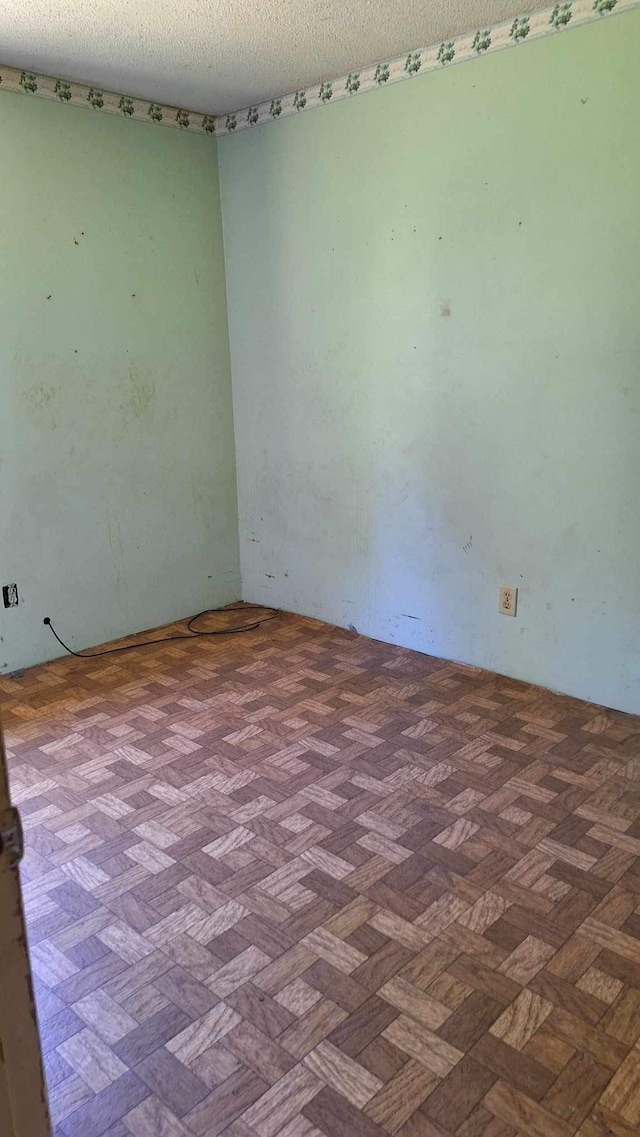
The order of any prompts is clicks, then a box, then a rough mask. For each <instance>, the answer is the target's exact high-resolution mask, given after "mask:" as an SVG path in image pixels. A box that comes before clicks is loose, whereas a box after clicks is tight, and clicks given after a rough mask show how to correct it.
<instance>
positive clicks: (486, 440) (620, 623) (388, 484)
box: [219, 11, 640, 711]
mask: <svg viewBox="0 0 640 1137" xmlns="http://www.w3.org/2000/svg"><path fill="white" fill-rule="evenodd" d="M639 48H640V12H637V11H635V12H630V13H626V14H623V15H620V16H619V17H617V18H616V19H613V20H609V21H608V22H607V21H601V22H599V23H596V24H591V25H589V26H584V27H581V28H577V29H575V30H571V31H570V32H567V34H563V35H559V36H557V37H552V38H548V39H545V40H542V41H539V42H537V43H534V44H524V45H522V46H521V47H520V46H519V47H518V48H516V49H514V50H509V51H505V52H501V53H499V54H497V55H495V56H494V57H493V58H489V57H487V58H484V59H480V60H478V61H477V62H473V63H469V64H468V65H467V64H464V65H462V66H460V67H457V68H449V69H446V68H445V69H443V70H442V71H441V72H439V73H433V74H431V75H429V76H426V77H424V78H421V77H418V78H416V79H415V81H414V82H410V83H401V84H399V85H397V86H395V87H393V88H392V89H389V90H384V91H380V92H378V91H376V92H372V93H371V94H367V95H364V96H362V97H359V98H358V99H355V100H353V101H344V102H341V103H340V104H339V105H337V106H335V107H330V108H329V107H328V108H324V109H320V110H317V111H313V112H311V113H309V114H305V115H304V116H301V117H300V118H288V119H286V120H285V121H282V122H278V123H274V124H273V125H267V126H264V127H259V128H256V129H255V130H253V131H250V130H247V131H244V132H243V133H242V134H241V135H239V136H236V137H227V138H223V139H221V140H220V142H219V157H220V173H221V187H222V206H223V221H224V237H225V250H226V271H227V288H228V299H229V318H230V335H231V353H232V371H233V391H234V411H235V424H236V445H237V451H238V480H239V483H238V484H239V511H240V542H241V560H242V577H243V589H244V592H243V595H244V596H245V597H246V598H247V599H252V600H261V601H264V602H266V603H270V604H271V603H273V604H276V605H279V606H282V607H284V608H287V609H289V610H293V611H297V612H302V613H306V614H308V615H311V616H315V617H318V618H320V619H324V620H328V621H330V622H333V623H336V624H339V625H341V626H343V627H349V626H354V627H356V628H357V629H358V631H360V632H363V633H365V634H366V635H370V636H373V637H377V638H379V639H381V640H385V641H388V642H392V643H397V644H402V645H405V646H408V647H413V648H417V649H419V650H420V651H424V652H428V653H432V654H434V655H437V656H441V657H444V658H449V659H458V660H462V661H464V662H467V663H472V664H477V665H480V666H482V667H486V668H490V669H494V670H496V671H499V672H502V673H505V674H508V675H512V676H516V677H519V678H522V679H525V680H528V681H533V682H535V683H538V684H541V685H543V686H546V687H549V688H552V689H555V690H559V691H563V692H568V693H570V694H573V695H577V696H579V697H581V698H585V699H588V700H592V701H594V702H599V703H604V704H607V705H609V706H612V707H617V708H619V709H623V710H626V711H638V710H639V709H640V661H639V653H638V628H639V626H640V592H639V590H638V587H637V581H638V576H639V572H640V532H639V528H638V521H637V496H638V485H639V484H640V445H639V441H640V439H639V423H640V418H639V412H640V381H639V376H638V366H637V361H638V357H639V351H640V323H639V322H638V318H637V312H638V307H639V305H640V275H639V274H638V271H637V247H638V233H639V225H638V209H637V187H638V184H639V176H640V120H639V118H638V113H637V108H638V105H639V102H640V67H639V63H640V57H639V56H640V50H639ZM503 583H507V584H510V585H513V586H516V587H518V588H519V609H518V613H517V617H516V618H515V619H505V618H504V617H503V616H499V615H498V613H497V600H498V588H499V585H501V584H503Z"/></svg>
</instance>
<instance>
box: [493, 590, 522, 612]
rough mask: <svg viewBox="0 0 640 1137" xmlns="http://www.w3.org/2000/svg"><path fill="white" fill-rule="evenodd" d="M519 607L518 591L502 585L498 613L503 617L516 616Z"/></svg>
mask: <svg viewBox="0 0 640 1137" xmlns="http://www.w3.org/2000/svg"><path fill="white" fill-rule="evenodd" d="M517 607H518V589H517V588H513V587H512V585H510V584H501V585H500V591H499V593H498V612H500V613H501V614H502V615H503V616H515V614H516V609H517Z"/></svg>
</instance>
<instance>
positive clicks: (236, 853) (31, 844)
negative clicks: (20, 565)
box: [0, 616, 640, 1137]
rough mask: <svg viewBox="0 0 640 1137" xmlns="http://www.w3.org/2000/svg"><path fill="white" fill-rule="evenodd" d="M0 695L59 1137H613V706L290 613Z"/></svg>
mask: <svg viewBox="0 0 640 1137" xmlns="http://www.w3.org/2000/svg"><path fill="white" fill-rule="evenodd" d="M0 694H1V695H2V698H3V706H4V716H5V728H6V733H7V744H8V749H9V762H10V772H11V775H12V787H13V795H14V798H15V801H16V804H18V805H19V806H20V808H21V810H22V815H23V819H24V824H25V829H26V840H27V852H26V856H25V860H24V865H23V870H22V878H23V883H24V891H25V900H26V907H27V916H28V924H29V932H30V945H31V956H32V962H33V969H34V972H35V976H36V981H37V983H36V986H37V998H38V1006H39V1014H40V1021H41V1031H42V1037H43V1045H44V1049H45V1051H46V1063H47V1076H48V1082H49V1090H50V1097H51V1106H52V1112H53V1116H54V1120H55V1124H56V1132H57V1134H58V1135H59V1137H130V1135H133V1137H194V1135H195V1137H205V1135H215V1134H223V1133H224V1134H226V1135H227V1137H322V1135H323V1134H324V1135H326V1137H347V1135H348V1137H385V1135H386V1134H398V1135H399V1137H453V1135H455V1137H522V1135H527V1137H572V1135H574V1134H579V1135H580V1137H610V1135H614V1137H632V1135H634V1134H635V1135H636V1137H637V1134H638V1131H639V1127H640V1041H639V1040H640V719H636V718H632V717H630V716H625V715H622V714H618V713H615V712H608V711H604V710H602V709H600V708H597V707H594V706H590V705H588V704H584V703H579V702H577V701H575V700H571V699H566V698H562V697H559V696H555V695H552V694H549V693H548V692H545V691H542V690H540V689H538V688H533V687H528V686H526V685H524V684H522V683H516V682H513V681H510V680H507V679H504V678H500V677H498V676H496V675H492V674H489V673H486V672H481V671H478V670H474V669H470V668H463V667H459V666H455V665H451V664H447V663H444V662H441V661H438V660H434V659H430V658H429V657H426V656H421V655H418V654H415V653H413V652H410V651H403V650H400V649H398V648H393V647H388V646H385V645H383V644H380V643H374V642H372V641H370V640H366V639H364V638H358V637H356V636H352V635H350V634H348V633H345V632H342V631H339V630H336V629H334V628H330V627H327V626H325V625H321V624H317V623H315V622H313V621H310V620H304V619H301V618H297V617H291V616H283V617H282V618H281V619H279V620H278V621H277V622H275V623H272V624H268V625H266V626H265V627H264V628H262V629H260V630H259V631H256V632H252V633H249V634H247V635H245V636H241V637H236V638H232V639H228V640H219V639H216V640H213V641H204V640H197V641H194V642H193V643H188V644H183V643H180V644H170V645H168V646H166V647H164V648H162V647H161V648H154V649H147V650H146V651H144V652H139V653H135V654H131V655H125V656H115V657H111V658H108V659H106V660H103V661H95V660H93V661H92V660H72V659H65V660H61V661H58V662H56V663H53V664H50V665H47V666H43V667H40V668H36V669H34V670H32V671H30V672H29V673H27V674H26V675H25V676H24V677H23V678H21V679H18V680H14V679H4V680H1V681H0Z"/></svg>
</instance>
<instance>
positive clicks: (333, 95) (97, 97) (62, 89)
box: [0, 0, 640, 136]
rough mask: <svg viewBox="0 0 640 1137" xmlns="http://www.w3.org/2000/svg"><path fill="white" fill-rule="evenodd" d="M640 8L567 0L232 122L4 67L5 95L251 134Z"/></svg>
mask: <svg viewBox="0 0 640 1137" xmlns="http://www.w3.org/2000/svg"><path fill="white" fill-rule="evenodd" d="M639 7H640V0H561V2H560V3H556V4H554V5H553V6H552V7H548V8H545V9H543V10H542V11H540V12H534V13H531V14H529V15H522V16H516V17H515V19H513V20H508V21H506V22H504V23H502V24H497V25H496V26H495V27H491V28H479V29H478V30H477V31H475V32H470V33H468V34H467V35H464V36H458V37H457V38H456V39H452V40H447V41H446V42H443V43H440V44H432V45H431V46H430V47H424V48H420V49H418V50H415V51H409V52H407V54H406V55H402V56H399V57H398V58H396V59H389V60H381V61H380V62H379V63H376V64H374V65H373V66H371V67H364V68H361V70H360V71H354V72H351V73H350V74H349V75H343V76H341V78H339V79H330V80H325V82H323V83H320V84H315V85H314V86H312V87H308V88H307V89H306V90H300V91H295V92H292V93H290V94H288V95H282V96H280V97H279V98H274V99H269V100H267V101H266V102H264V103H258V104H257V105H256V106H252V107H244V108H243V109H242V110H239V111H232V112H231V113H229V114H226V115H213V114H202V113H201V112H200V111H189V110H183V109H181V108H180V107H171V106H166V105H165V104H164V103H154V102H148V101H147V100H145V99H138V98H136V97H135V96H133V95H123V94H120V93H119V92H114V91H108V90H105V89H103V88H101V87H98V86H93V87H89V86H87V85H86V84H82V83H74V82H71V81H67V80H66V79H57V78H55V77H52V76H48V75H39V74H37V73H34V72H31V71H28V70H24V71H20V70H17V69H16V68H13V67H3V66H2V65H0V91H14V92H18V93H21V94H26V95H35V96H36V97H37V98H44V99H54V100H58V101H60V102H62V103H66V104H68V105H70V106H82V107H85V108H86V109H88V110H93V111H98V112H101V113H103V114H117V115H123V116H124V117H125V118H132V119H136V120H137V121H139V122H147V123H154V124H156V125H157V124H160V125H162V126H170V127H173V128H174V129H176V130H184V131H187V132H188V133H190V134H209V135H214V134H216V135H218V136H221V135H225V134H232V133H234V132H235V131H239V130H247V129H249V128H250V127H253V126H259V125H260V123H264V122H273V121H275V120H277V119H279V118H286V117H288V116H289V115H297V114H299V113H300V112H301V111H304V110H311V109H312V107H319V106H326V105H327V104H329V103H330V102H333V103H335V102H339V101H340V100H342V99H351V98H353V96H354V95H359V94H362V93H363V92H364V91H373V90H376V89H379V88H381V87H388V86H390V85H391V84H392V83H399V82H401V81H403V80H410V79H413V78H415V76H416V75H419V74H420V75H424V74H427V73H428V72H430V71H439V70H441V69H442V68H443V67H449V66H451V65H452V64H455V63H464V62H465V61H468V60H470V59H477V58H479V57H480V56H482V55H487V54H493V53H494V52H496V51H501V50H502V49H503V48H506V47H517V46H519V45H521V44H523V43H525V42H530V41H532V40H535V39H541V38H542V37H543V36H548V35H555V34H558V33H561V32H563V31H565V30H566V29H567V28H570V27H577V26H579V25H581V24H586V23H591V22H593V21H597V20H601V19H603V18H604V17H606V16H609V15H611V14H612V13H619V12H627V11H630V10H631V9H633V8H639Z"/></svg>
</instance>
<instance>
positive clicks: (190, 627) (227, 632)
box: [43, 604, 280, 659]
mask: <svg viewBox="0 0 640 1137" xmlns="http://www.w3.org/2000/svg"><path fill="white" fill-rule="evenodd" d="M255 609H257V610H258V611H260V612H266V613H267V615H265V616H261V617H260V619H257V620H252V622H251V623H250V624H240V625H239V626H238V627H235V628H216V629H214V630H213V631H210V632H205V631H203V630H201V629H199V628H196V627H194V625H195V624H196V623H197V621H198V620H202V619H203V617H204V616H212V615H216V614H219V613H225V612H246V611H248V610H255ZM279 615H280V612H279V610H278V609H277V608H268V607H267V606H266V605H264V604H241V605H234V606H233V607H231V608H207V609H205V611H204V612H198V614H197V615H196V616H192V617H191V619H190V620H188V621H187V631H186V632H184V633H183V634H182V635H179V636H164V637H162V638H160V639H157V640H142V641H141V642H138V643H135V644H126V645H125V647H109V648H106V649H105V650H104V651H74V650H73V648H70V647H69V646H68V645H67V644H66V643H65V642H64V640H61V639H60V636H59V635H58V633H57V632H56V630H55V628H54V626H53V624H52V623H51V620H50V618H49V617H48V616H45V618H44V620H43V623H44V624H46V625H47V627H49V628H50V629H51V631H52V632H53V634H54V636H55V637H56V639H57V641H58V643H59V644H60V646H61V647H63V648H64V650H65V651H68V652H69V655H75V657H76V659H98V658H99V657H100V656H101V655H116V653H117V652H120V651H135V650H136V648H139V647H157V645H158V644H168V643H171V642H172V641H174V640H192V639H196V638H197V637H198V636H236V635H238V634H239V633H240V632H253V631H255V629H256V628H259V627H260V625H261V624H266V623H268V621H269V620H275V618H276V616H279Z"/></svg>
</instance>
